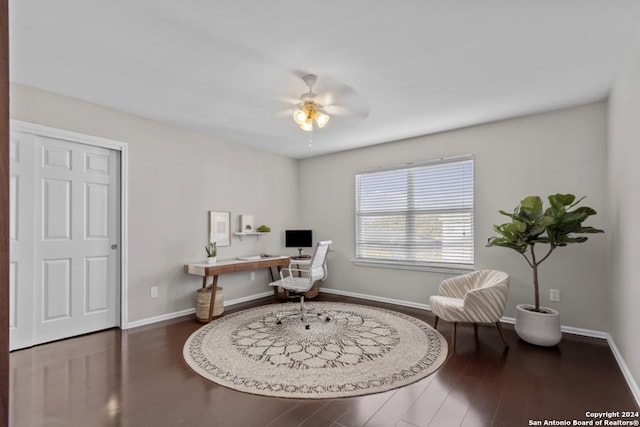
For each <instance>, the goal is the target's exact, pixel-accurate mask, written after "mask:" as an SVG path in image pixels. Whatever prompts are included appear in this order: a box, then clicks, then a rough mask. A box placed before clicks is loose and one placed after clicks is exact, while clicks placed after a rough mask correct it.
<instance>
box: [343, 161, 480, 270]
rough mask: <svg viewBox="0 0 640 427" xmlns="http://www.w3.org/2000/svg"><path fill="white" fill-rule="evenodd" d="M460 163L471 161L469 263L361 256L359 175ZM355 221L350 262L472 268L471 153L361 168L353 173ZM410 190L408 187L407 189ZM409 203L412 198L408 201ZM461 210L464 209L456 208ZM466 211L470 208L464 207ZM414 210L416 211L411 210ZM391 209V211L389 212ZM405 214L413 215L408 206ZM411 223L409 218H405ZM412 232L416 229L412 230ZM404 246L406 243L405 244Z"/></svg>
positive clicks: (412, 267) (407, 267) (418, 267)
mask: <svg viewBox="0 0 640 427" xmlns="http://www.w3.org/2000/svg"><path fill="white" fill-rule="evenodd" d="M459 163H470V164H471V193H472V194H471V200H472V203H471V208H470V214H471V220H470V223H465V224H466V226H470V228H471V230H470V232H471V244H470V245H467V246H465V248H466V249H467V250H468V249H471V262H470V263H460V262H437V261H433V260H431V261H410V260H408V259H393V258H391V259H390V258H375V257H362V256H360V254H361V251H360V243H359V242H360V233H361V227H360V225H359V218H360V214H361V207H360V203H359V201H360V196H361V194H360V189H359V187H358V180H359V178H360V177H362V176H364V175H367V174H374V173H381V172H393V171H410V170H425V169H428V168H429V167H434V166H441V165H444V164H459ZM407 185H408V184H407ZM354 192H355V198H354V225H355V242H354V249H355V256H354V258H353V259H352V260H351V262H352V263H353V264H355V265H361V266H368V267H380V268H393V269H403V270H419V271H433V272H444V273H465V272H468V271H471V270H474V268H475V159H474V156H473V155H471V154H467V155H461V156H455V157H448V158H439V159H434V160H428V161H422V162H415V163H405V164H401V165H390V166H385V167H378V168H373V169H366V170H360V171H357V172H356V173H355V176H354ZM409 192H410V191H409V190H407V193H409ZM407 203H408V204H411V202H407ZM458 210H460V211H461V212H462V211H463V209H458ZM427 211H428V210H427ZM466 211H467V212H468V211H469V210H468V209H466ZM398 213H399V211H393V214H395V215H398ZM413 213H414V214H415V212H413ZM391 214H392V213H391V212H390V213H389V215H391ZM403 215H404V218H406V219H410V218H412V216H415V215H412V212H411V208H406V209H405V211H404V214H403ZM407 222H408V223H411V222H412V220H411V219H410V220H409V221H407ZM414 232H415V230H414ZM404 247H405V248H406V247H407V245H404Z"/></svg>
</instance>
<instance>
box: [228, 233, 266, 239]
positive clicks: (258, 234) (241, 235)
mask: <svg viewBox="0 0 640 427" xmlns="http://www.w3.org/2000/svg"><path fill="white" fill-rule="evenodd" d="M263 234H269V232H264V233H263V232H260V231H242V232H241V231H236V232H234V233H233V235H234V236H238V237H239V238H240V240H244V238H245V236H256V238H257V239H258V240H260V237H262V235H263Z"/></svg>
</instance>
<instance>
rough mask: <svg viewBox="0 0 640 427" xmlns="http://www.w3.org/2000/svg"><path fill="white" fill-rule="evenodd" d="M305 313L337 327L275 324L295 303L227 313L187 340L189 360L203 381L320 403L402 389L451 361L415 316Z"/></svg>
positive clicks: (370, 311) (319, 305) (349, 310)
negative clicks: (311, 399)
mask: <svg viewBox="0 0 640 427" xmlns="http://www.w3.org/2000/svg"><path fill="white" fill-rule="evenodd" d="M305 306H306V308H307V309H309V310H314V311H317V312H325V313H327V314H328V315H329V317H330V318H331V320H330V321H325V317H324V316H313V317H312V316H309V317H310V320H309V322H310V328H309V329H305V326H304V323H303V322H302V321H300V319H299V318H298V317H290V318H284V319H283V320H282V324H280V325H277V324H276V315H277V313H278V311H287V310H295V309H296V308H298V307H299V306H298V304H297V303H284V304H269V305H265V306H261V307H257V308H252V309H249V310H245V311H241V312H237V313H232V314H227V315H225V316H224V317H221V318H220V319H217V320H215V321H213V322H211V323H209V324H207V325H205V326H203V327H202V328H200V329H198V330H197V331H196V332H194V333H193V334H192V335H191V336H190V337H189V338H188V339H187V342H186V343H185V345H184V350H183V355H184V359H185V361H186V362H187V364H188V365H189V366H190V367H191V368H192V369H193V370H194V371H196V372H197V373H198V374H200V375H202V376H203V377H205V378H207V379H209V380H211V381H213V382H215V383H218V384H221V385H223V386H226V387H229V388H232V389H235V390H239V391H243V392H247V393H254V394H261V395H265V396H278V397H293V398H314V399H317V398H335V397H345V396H357V395H362V394H370V393H378V392H382V391H386V390H390V389H392V388H396V387H401V386H404V385H406V384H410V383H412V382H414V381H417V380H419V379H421V378H424V377H426V376H427V375H429V374H431V373H433V372H435V370H436V369H438V368H439V367H440V365H442V363H444V361H445V359H446V356H447V342H446V340H445V339H444V338H443V337H442V335H440V333H438V332H437V331H436V330H434V329H433V328H432V327H431V326H429V325H428V324H426V323H425V322H423V321H421V320H419V319H416V318H414V317H411V316H407V315H405V314H402V313H397V312H394V311H390V310H384V309H380V308H373V307H365V306H361V305H354V304H345V303H334V302H305Z"/></svg>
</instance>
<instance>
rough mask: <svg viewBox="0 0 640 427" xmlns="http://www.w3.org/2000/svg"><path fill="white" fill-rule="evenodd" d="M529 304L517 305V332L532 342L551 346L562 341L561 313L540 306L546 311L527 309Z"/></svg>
mask: <svg viewBox="0 0 640 427" xmlns="http://www.w3.org/2000/svg"><path fill="white" fill-rule="evenodd" d="M525 307H531V308H533V306H532V305H529V304H520V305H518V306H516V326H515V330H516V333H517V334H518V336H519V337H520V338H522V339H523V340H525V341H526V342H528V343H530V344H535V345H540V346H545V347H551V346H554V345H556V344H558V343H559V342H560V340H561V339H562V331H561V330H560V313H558V311H556V310H554V309H552V308H548V307H540V309H542V310H545V313H539V312H537V311H531V310H527V309H526V308H525Z"/></svg>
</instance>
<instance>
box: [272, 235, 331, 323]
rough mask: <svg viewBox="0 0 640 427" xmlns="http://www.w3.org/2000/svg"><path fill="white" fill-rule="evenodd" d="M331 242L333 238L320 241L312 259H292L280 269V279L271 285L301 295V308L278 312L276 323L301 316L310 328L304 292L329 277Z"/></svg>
mask: <svg viewBox="0 0 640 427" xmlns="http://www.w3.org/2000/svg"><path fill="white" fill-rule="evenodd" d="M331 243H332V241H331V240H325V241H322V242H318V244H317V245H316V247H315V249H314V251H313V255H312V256H311V258H310V259H306V260H299V259H298V260H292V261H291V263H290V264H289V267H287V268H283V269H282V270H280V280H277V281H275V282H271V283H269V285H270V286H278V287H280V288H282V289H284V290H286V291H288V293H289V295H295V296H299V297H300V307H299V309H298V310H295V311H286V312H280V313H278V315H277V318H276V324H278V325H279V324H281V323H282V319H283V318H284V317H300V320H302V321H303V322H305V328H306V329H309V321H308V320H307V316H308V315H309V314H310V312H309V311H307V310H305V307H304V293H305V292H307V291H309V290H310V289H311V288H312V287H313V284H314V283H316V282H317V281H318V280H324V279H326V278H327V254H328V253H329V247H330V246H331ZM294 266H295V267H294ZM315 314H316V315H317V316H322V315H324V316H325V320H326V321H329V320H331V318H330V317H329V316H328V315H326V314H324V313H315Z"/></svg>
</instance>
